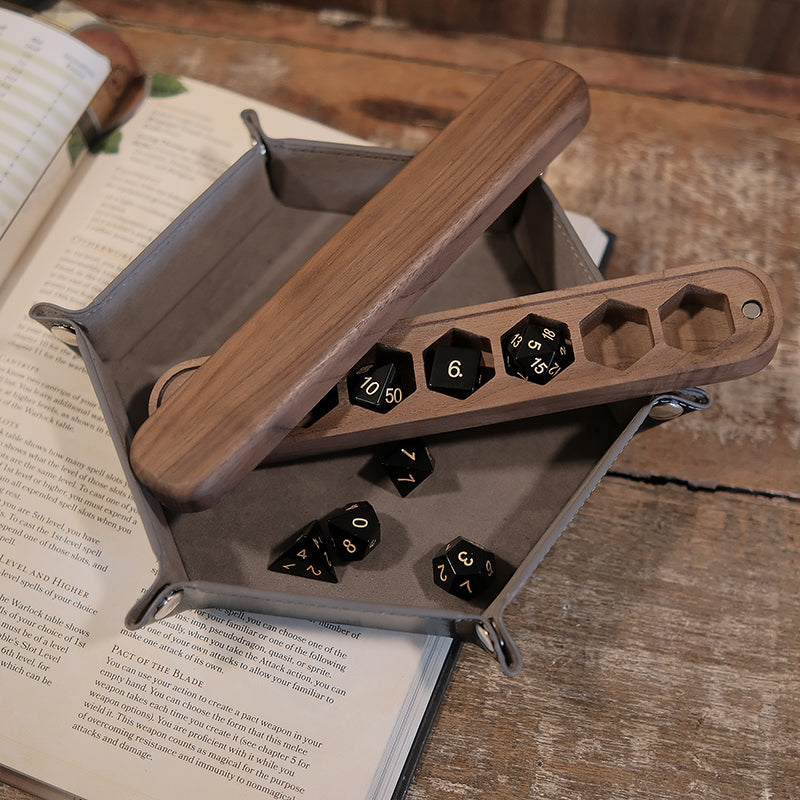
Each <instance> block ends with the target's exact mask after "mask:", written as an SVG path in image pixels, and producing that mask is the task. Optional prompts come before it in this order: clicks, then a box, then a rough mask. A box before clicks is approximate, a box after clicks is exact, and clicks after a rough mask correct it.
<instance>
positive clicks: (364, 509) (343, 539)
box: [327, 500, 381, 561]
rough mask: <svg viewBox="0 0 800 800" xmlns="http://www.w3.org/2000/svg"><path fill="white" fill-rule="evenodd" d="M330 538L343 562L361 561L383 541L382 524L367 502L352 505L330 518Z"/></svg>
mask: <svg viewBox="0 0 800 800" xmlns="http://www.w3.org/2000/svg"><path fill="white" fill-rule="evenodd" d="M327 521H328V537H329V538H330V540H331V542H332V543H333V549H334V551H335V552H336V555H337V556H339V558H341V559H342V561H360V560H361V559H362V558H364V556H365V555H367V553H371V552H372V551H373V550H374V549H375V548H376V547H377V546H378V544H379V543H380V541H381V523H380V521H379V520H378V515H377V514H376V513H375V509H374V508H373V507H372V506H371V505H370V504H369V503H368V502H367V501H366V500H362V501H361V502H358V503H350V505H348V506H345V507H344V508H343V509H341V510H340V511H336V512H334V513H333V514H331V516H329V517H328V520H327Z"/></svg>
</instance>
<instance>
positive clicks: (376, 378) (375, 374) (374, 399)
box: [347, 362, 403, 414]
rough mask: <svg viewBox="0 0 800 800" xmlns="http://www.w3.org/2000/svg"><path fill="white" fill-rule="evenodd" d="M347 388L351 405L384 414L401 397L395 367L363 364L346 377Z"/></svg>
mask: <svg viewBox="0 0 800 800" xmlns="http://www.w3.org/2000/svg"><path fill="white" fill-rule="evenodd" d="M347 390H348V392H349V394H350V402H351V403H352V404H353V405H356V406H361V407H362V408H368V409H370V410H371V411H378V412H380V413H381V414H385V413H386V412H387V411H390V410H391V409H392V408H394V406H396V405H397V404H398V403H399V402H401V401H402V399H403V390H402V388H401V387H400V377H399V375H398V372H397V367H396V366H395V365H394V364H393V363H391V362H389V363H387V364H380V365H377V364H365V365H364V366H363V367H361V368H359V369H358V370H357V371H356V372H354V373H353V374H352V375H349V376H348V378H347Z"/></svg>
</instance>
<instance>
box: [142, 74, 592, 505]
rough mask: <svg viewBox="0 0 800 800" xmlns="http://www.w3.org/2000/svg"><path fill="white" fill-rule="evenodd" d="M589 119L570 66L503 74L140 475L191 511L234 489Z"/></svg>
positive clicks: (216, 383)
mask: <svg viewBox="0 0 800 800" xmlns="http://www.w3.org/2000/svg"><path fill="white" fill-rule="evenodd" d="M588 114H589V101H588V91H587V88H586V85H585V84H584V82H583V80H582V79H581V78H580V77H579V76H578V75H577V74H576V73H574V72H573V71H571V70H569V69H568V68H566V67H564V66H562V65H560V64H556V63H553V62H549V61H528V62H522V63H520V64H517V65H515V66H513V67H511V68H510V69H508V70H506V71H505V72H503V73H502V74H501V75H500V76H499V77H498V78H496V79H495V80H494V81H493V82H492V83H491V84H490V85H489V86H488V87H487V88H486V89H485V90H484V91H483V92H482V93H481V94H480V95H479V96H478V97H477V98H476V99H475V100H474V101H473V102H472V103H471V104H470V105H469V106H468V107H467V108H466V110H465V111H463V112H462V113H461V114H460V115H459V116H458V117H457V118H456V119H455V120H454V121H453V122H452V123H450V125H448V126H447V127H446V128H445V129H444V131H442V132H441V133H440V134H439V135H438V136H437V137H436V138H435V139H434V140H433V141H432V142H431V143H430V144H429V145H428V146H427V147H426V148H425V149H424V150H423V151H422V152H421V153H419V155H417V156H416V157H414V158H413V159H412V160H411V161H410V162H409V164H408V165H407V166H406V167H405V168H404V169H403V170H402V171H401V172H400V173H399V174H398V175H397V176H396V177H395V178H394V179H393V180H392V181H391V182H390V183H389V184H388V185H387V186H386V187H385V188H384V189H383V190H382V191H380V192H379V193H378V194H377V195H375V197H374V198H372V200H370V201H369V202H368V203H367V204H366V205H365V206H364V207H363V208H362V209H361V210H360V211H359V212H358V213H357V214H356V215H355V216H354V217H353V218H352V219H351V220H350V221H349V222H348V223H347V224H346V225H345V226H344V227H343V228H342V229H341V230H340V231H339V232H338V233H337V234H336V235H335V236H334V237H333V238H332V239H331V240H330V241H329V242H328V243H327V244H326V245H325V246H324V247H323V248H322V249H321V250H320V251H319V252H318V253H316V255H314V256H313V257H312V258H311V259H310V260H309V261H308V262H307V263H306V264H305V265H304V266H303V267H301V268H300V269H299V270H298V272H297V273H296V274H295V275H294V276H293V277H292V278H291V279H290V280H289V281H287V283H286V284H285V285H284V286H283V287H282V288H281V289H280V290H279V291H278V292H277V293H276V294H275V295H274V296H273V297H272V298H271V299H270V300H269V301H268V302H267V303H266V304H265V305H264V306H262V307H261V308H260V309H259V310H258V311H257V312H256V313H255V314H254V315H253V316H252V317H251V318H250V319H249V320H248V321H247V322H246V323H245V324H244V325H243V326H242V327H241V328H240V329H239V330H238V331H237V332H236V333H234V334H233V335H232V336H231V337H230V338H229V339H228V340H227V341H226V342H225V343H224V344H223V345H222V347H220V349H219V350H218V351H217V352H216V353H214V354H213V355H212V356H211V357H210V358H209V359H208V360H207V361H206V362H205V363H204V364H203V365H202V367H200V368H199V369H198V370H197V371H196V372H195V373H194V374H193V375H192V377H191V378H190V379H189V380H188V381H187V382H186V383H185V385H184V386H183V387H182V388H181V390H180V392H178V393H177V394H176V396H175V397H174V398H172V400H171V401H170V402H169V403H168V404H165V405H164V406H163V407H161V408H160V409H159V410H158V412H157V413H156V414H154V415H153V416H152V417H150V418H149V419H148V420H147V421H146V422H145V424H144V425H143V426H142V427H141V429H140V430H139V431H138V433H137V434H136V436H135V437H134V440H133V443H132V446H131V453H130V459H131V464H132V467H133V470H134V472H135V473H136V475H137V477H138V478H139V480H140V481H141V482H142V483H143V484H145V485H146V486H147V487H148V488H149V489H150V490H151V491H152V492H154V494H155V495H156V496H158V497H159V498H161V499H162V500H164V501H166V502H169V503H172V504H175V505H178V506H180V507H182V508H187V509H200V508H204V507H207V506H209V505H212V504H213V503H214V502H216V501H217V500H218V499H219V498H220V497H221V496H222V495H224V494H225V493H226V492H228V491H229V490H230V489H232V488H233V486H235V485H236V483H237V482H238V481H239V480H240V479H241V478H242V477H243V476H244V475H245V474H247V473H248V472H249V471H250V470H251V469H253V467H255V466H256V465H257V464H258V463H259V462H260V461H261V460H262V459H263V458H264V457H265V456H266V455H267V454H268V453H269V452H270V451H271V450H272V449H273V448H274V447H275V446H276V445H277V444H278V443H279V442H280V441H281V440H282V439H283V438H284V436H286V434H287V433H289V431H291V430H292V429H293V428H294V427H295V425H296V424H297V423H298V422H299V421H300V420H301V419H302V418H303V417H304V416H305V415H306V413H307V412H308V411H309V410H310V409H311V408H313V406H314V405H315V404H316V403H317V402H318V401H319V400H320V399H321V398H322V397H323V396H324V395H325V393H326V392H327V391H328V390H329V389H330V387H331V386H332V385H333V384H334V383H335V382H336V381H337V380H338V378H339V377H340V376H341V375H342V374H343V373H344V372H345V371H347V370H348V369H349V368H350V366H351V365H352V364H353V363H354V362H355V361H356V360H357V359H358V358H359V357H360V356H361V355H362V354H363V353H364V351H365V350H366V349H367V348H368V347H369V346H370V345H371V344H372V343H373V342H375V341H377V340H378V339H380V337H381V336H382V335H383V334H384V333H385V332H386V331H387V330H388V329H389V328H390V327H391V326H392V325H393V324H394V323H395V322H396V321H397V320H398V319H399V318H400V317H401V316H402V315H403V313H404V312H405V311H406V310H407V309H408V308H409V307H410V306H411V305H412V304H413V303H414V301H415V300H416V299H417V298H418V297H419V295H420V294H421V293H422V292H423V291H424V290H425V289H426V288H427V286H428V285H430V284H431V283H432V282H433V281H435V280H436V279H437V278H438V277H439V276H440V275H441V273H442V272H444V270H445V269H446V268H447V267H448V266H450V264H452V263H453V261H455V260H456V258H457V257H458V256H459V255H460V254H461V253H462V252H463V251H464V250H465V249H466V248H467V246H468V245H469V244H470V243H471V242H472V241H473V240H474V239H476V238H477V237H478V236H479V235H480V234H481V233H482V232H483V231H484V230H485V229H486V228H487V227H488V226H489V225H490V224H491V223H492V222H493V221H494V220H495V219H496V218H497V217H498V216H499V215H500V213H501V212H502V211H503V210H504V209H505V208H506V207H507V206H508V205H509V204H510V203H511V202H512V201H513V200H514V199H515V198H516V197H517V196H518V195H519V194H520V193H521V192H522V191H523V190H524V189H525V188H526V187H527V186H528V185H530V184H531V183H532V182H533V181H534V180H535V179H536V178H537V177H538V175H539V174H540V173H541V172H542V171H543V170H544V168H545V167H546V166H547V164H548V163H549V162H550V161H551V160H552V159H553V158H554V157H555V156H556V155H557V154H558V153H559V152H560V151H561V150H562V149H563V148H564V146H565V145H566V144H567V143H568V142H569V141H570V140H571V139H572V138H573V137H574V136H575V135H576V134H577V133H578V132H579V131H580V130H581V129H582V128H583V126H584V125H585V123H586V121H587V119H588ZM232 387H233V388H232Z"/></svg>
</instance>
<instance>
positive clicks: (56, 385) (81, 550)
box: [0, 81, 450, 800]
mask: <svg viewBox="0 0 800 800" xmlns="http://www.w3.org/2000/svg"><path fill="white" fill-rule="evenodd" d="M184 88H185V89H187V91H181V90H182V89H184ZM176 91H177V92H178V93H177V94H175V95H174V96H172V97H168V98H156V97H153V98H149V99H148V101H147V102H146V103H145V104H144V106H143V107H142V109H141V110H140V111H139V113H138V114H137V115H136V117H135V118H134V119H133V120H132V121H131V122H130V123H128V124H127V125H126V126H125V127H124V128H123V130H122V134H121V137H120V138H119V142H118V147H117V152H108V153H101V154H98V155H96V156H92V157H90V158H88V159H87V160H86V161H85V162H84V164H83V165H82V166H81V168H80V170H79V175H78V177H79V178H80V181H79V183H77V184H75V185H74V186H73V188H72V189H71V190H70V191H68V192H67V193H65V195H64V197H63V198H62V201H61V203H60V205H59V206H58V207H57V209H56V210H57V212H58V213H57V215H56V217H55V219H54V220H53V224H52V226H51V227H50V228H49V230H48V231H47V233H46V234H44V233H43V234H42V235H41V236H39V237H38V239H37V240H36V241H35V242H34V243H33V245H32V247H31V248H30V249H29V250H28V251H27V252H26V254H25V256H24V259H23V262H22V263H21V265H20V267H21V268H20V270H19V271H17V272H15V278H14V280H13V281H11V282H9V284H8V285H7V286H6V288H5V294H4V295H3V297H2V302H1V303H0V331H2V333H1V334H0V458H2V464H3V469H2V470H0V667H1V668H2V672H1V673H0V675H2V693H0V718H2V720H3V725H2V726H0V763H2V764H4V765H6V766H8V767H10V768H12V769H14V770H16V771H18V772H21V773H23V774H26V775H31V776H33V777H35V778H37V779H38V780H40V781H42V782H44V783H48V784H51V785H53V786H57V787H60V788H62V789H64V790H66V791H68V792H70V793H74V794H75V795H79V796H81V797H83V798H87V800H107V798H109V797H113V798H116V799H117V800H125V799H126V798H131V800H133V799H134V798H136V799H137V800H138V799H139V798H142V799H144V798H164V800H167V798H170V799H171V798H172V797H174V796H176V794H178V793H180V794H181V795H186V796H201V797H214V796H224V797H230V798H283V800H296V799H297V798H303V797H315V798H316V797H325V798H329V799H330V800H335V799H336V798H347V800H356V799H357V798H362V797H364V798H366V797H373V796H375V797H377V796H385V795H384V794H373V793H372V790H371V788H370V787H371V786H372V787H373V788H375V787H377V786H378V785H379V782H381V784H380V785H382V786H384V787H385V788H386V790H387V792H388V794H391V789H392V788H393V786H394V782H395V781H396V780H397V775H398V774H399V770H400V768H401V767H402V764H403V757H402V756H403V753H402V750H400V749H399V748H398V753H397V755H398V756H399V759H398V760H397V762H396V763H393V764H391V765H388V766H387V765H386V764H385V763H383V762H382V756H383V751H384V749H385V746H386V743H387V742H388V741H389V740H390V737H393V738H392V741H400V740H402V731H401V733H400V734H398V732H397V723H398V720H400V721H403V720H405V721H406V723H407V729H406V730H409V729H410V730H412V731H413V730H415V726H416V724H417V723H418V719H419V717H420V715H421V713H422V712H423V711H424V708H425V706H426V704H427V700H428V699H429V697H430V692H431V691H432V688H433V681H435V679H436V678H437V677H438V675H439V672H440V669H441V665H442V663H443V659H444V658H445V655H446V653H447V651H448V649H449V645H450V642H449V640H448V639H444V638H437V637H426V636H416V635H404V634H397V633H391V632H385V631H376V630H366V629H357V628H353V627H349V626H343V625H336V624H331V623H318V622H299V621H296V620H295V621H290V620H287V619H276V618H271V617H267V616H260V615H255V614H250V613H244V612H239V611H203V612H189V613H184V614H181V615H178V616H176V617H172V618H170V619H166V620H163V621H161V622H157V623H154V624H152V625H150V626H148V627H146V628H144V629H143V630H141V631H137V632H131V631H128V630H125V629H124V628H123V619H124V616H125V614H126V613H127V611H128V610H129V608H130V607H131V606H132V605H133V603H134V602H135V600H136V599H137V597H138V596H139V595H140V594H141V593H142V592H143V591H144V590H145V588H146V587H147V586H149V584H150V583H151V580H152V574H153V573H154V572H155V568H154V567H155V565H154V557H153V554H152V551H151V549H150V547H149V544H148V542H147V537H146V535H145V532H144V529H143V526H142V525H141V523H140V521H139V519H138V516H137V513H136V510H135V507H134V505H133V503H132V500H131V498H130V496H129V493H128V489H127V485H126V484H125V482H124V479H123V477H122V474H121V469H120V466H119V463H118V460H117V457H116V454H115V452H114V449H113V446H112V443H111V439H110V437H109V436H108V434H107V431H106V427H105V423H104V421H103V419H102V417H101V414H100V411H99V408H98V405H97V402H96V400H95V397H94V393H93V390H92V388H91V386H90V383H89V380H88V377H87V375H86V372H85V369H84V367H83V364H82V361H81V360H80V358H79V357H78V356H76V355H74V354H73V353H72V351H70V350H69V349H67V348H66V347H65V346H64V345H62V344H60V343H59V342H57V341H56V340H55V339H54V337H52V336H51V335H50V334H49V333H48V332H46V331H45V330H44V329H43V328H42V327H41V326H40V325H38V324H37V323H35V322H33V321H32V320H30V319H29V318H28V317H27V310H28V308H29V307H30V306H31V305H32V304H33V303H34V302H38V301H52V302H56V303H59V304H62V305H67V306H69V307H79V306H81V305H84V304H86V303H87V302H89V301H90V300H91V299H92V298H93V297H94V295H95V294H96V293H97V292H98V291H99V290H100V289H101V288H103V287H104V286H105V285H106V284H107V283H108V281H109V280H110V279H111V278H112V277H113V276H114V275H116V274H117V273H118V272H119V271H120V269H121V268H123V267H124V266H126V265H127V263H128V262H129V261H130V260H131V259H132V258H133V257H135V256H136V255H137V254H138V253H139V251H140V250H141V249H142V248H143V247H144V246H145V245H146V244H148V242H149V241H150V240H151V239H152V238H154V237H155V236H157V235H158V233H159V232H160V231H161V230H162V229H163V228H164V227H165V226H166V225H167V223H168V222H169V221H170V220H171V219H172V218H173V217H174V216H175V215H177V214H178V213H179V212H180V211H181V210H182V209H183V207H184V206H186V205H187V204H188V203H189V202H190V201H191V200H192V199H194V197H195V196H196V195H197V194H199V193H200V192H201V191H202V190H203V189H204V188H206V186H208V185H209V184H210V183H211V182H212V181H213V180H214V179H215V178H216V177H217V176H218V175H219V174H220V173H221V172H222V171H223V169H225V167H227V166H228V165H229V164H230V163H232V162H233V161H234V160H235V159H236V158H237V157H239V156H240V155H241V154H242V153H243V152H244V151H245V150H246V149H247V148H248V147H249V146H250V141H249V136H248V134H247V132H246V130H245V127H244V125H243V123H242V122H241V121H240V120H239V116H238V115H239V112H240V111H241V110H242V108H243V107H245V106H244V105H243V102H244V101H243V100H242V99H241V98H238V97H236V96H235V95H232V94H231V93H228V92H224V91H223V90H218V89H214V88H212V87H209V86H205V85H203V84H196V83H194V82H192V81H184V82H183V83H182V84H181V85H179V86H178V87H177V88H176ZM247 105H253V107H255V108H256V109H257V110H259V111H260V112H261V117H262V123H263V124H264V126H265V127H266V128H267V129H268V130H269V131H270V133H271V134H272V135H275V136H300V137H306V138H328V139H333V138H339V139H341V136H340V135H339V134H336V133H334V132H332V131H330V130H329V129H325V128H323V127H322V126H317V125H314V124H313V123H309V122H307V121H305V120H300V119H298V118H297V117H294V116H293V115H290V114H285V113H284V112H280V111H278V110H275V109H270V108H268V107H266V106H263V105H260V104H249V103H248V104H247ZM410 689H414V691H413V692H411V693H410V691H409V690H410ZM412 700H413V702H411V701H412ZM387 769H388V771H389V774H388V778H387V776H386V770H387Z"/></svg>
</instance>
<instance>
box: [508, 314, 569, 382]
mask: <svg viewBox="0 0 800 800" xmlns="http://www.w3.org/2000/svg"><path fill="white" fill-rule="evenodd" d="M503 351H504V356H505V364H506V372H508V373H509V374H510V375H518V376H519V377H520V378H524V379H525V380H529V381H532V382H533V383H538V384H539V385H544V384H545V383H548V382H549V381H551V380H552V379H553V378H555V376H556V375H558V374H559V372H561V371H562V370H564V369H566V368H567V367H568V366H569V365H570V364H572V362H573V361H574V360H575V354H574V352H573V350H572V343H571V342H570V340H569V335H568V333H567V332H565V331H564V330H563V326H557V325H554V324H551V323H549V322H548V321H547V320H538V319H535V318H533V317H529V318H528V319H527V321H526V322H525V323H524V324H523V325H521V326H517V328H516V329H515V330H512V331H509V333H508V334H506V336H505V337H504V338H503Z"/></svg>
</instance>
